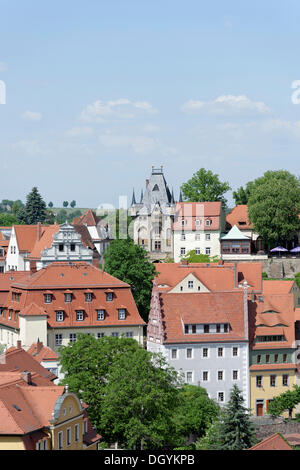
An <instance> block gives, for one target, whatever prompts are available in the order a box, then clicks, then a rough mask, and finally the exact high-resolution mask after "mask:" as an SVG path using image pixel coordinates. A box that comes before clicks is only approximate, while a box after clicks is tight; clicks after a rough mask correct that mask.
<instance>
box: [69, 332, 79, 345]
mask: <svg viewBox="0 0 300 470" xmlns="http://www.w3.org/2000/svg"><path fill="white" fill-rule="evenodd" d="M69 341H70V343H76V341H77V334H76V333H70V334H69Z"/></svg>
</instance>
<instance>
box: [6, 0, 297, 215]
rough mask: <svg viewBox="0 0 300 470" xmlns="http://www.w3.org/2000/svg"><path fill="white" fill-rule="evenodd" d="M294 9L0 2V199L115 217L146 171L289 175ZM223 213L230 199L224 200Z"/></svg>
mask: <svg viewBox="0 0 300 470" xmlns="http://www.w3.org/2000/svg"><path fill="white" fill-rule="evenodd" d="M299 13H300V4H299V2H297V1H296V0H286V1H284V2H283V1H278V0H273V1H271V0H264V1H263V2H262V1H255V0H254V1H253V0H251V1H248V0H245V1H243V2H241V1H233V0H227V1H226V2H224V0H219V1H217V0H211V1H210V2H207V1H202V0H185V1H184V2H183V1H178V0H172V1H169V0H160V1H157V0H151V2H150V1H147V2H146V1H143V0H139V1H137V0H126V1H125V0H123V1H121V0H110V1H107V0H106V1H102V0H86V1H85V2H82V1H77V0H72V1H69V0H63V1H56V0H52V1H51V2H40V1H38V0H26V2H24V1H21V0H18V1H16V0H9V1H6V0H0V21H1V23H0V24H1V27H0V80H1V81H3V82H4V83H5V85H6V104H1V105H0V158H1V168H2V179H1V183H2V184H1V194H0V199H2V198H8V199H22V200H25V198H26V194H27V193H28V192H29V191H30V190H31V188H32V187H33V186H38V188H39V190H40V192H41V194H42V196H43V197H44V199H45V200H46V202H49V201H50V200H51V201H53V202H54V204H55V205H61V204H62V201H63V200H69V201H70V200H72V199H76V201H77V205H78V206H80V207H97V206H99V205H100V204H102V203H111V204H114V205H117V204H118V197H119V195H128V197H129V198H131V193H132V188H133V187H134V188H135V190H136V194H139V193H140V190H141V188H142V187H143V186H144V182H145V179H146V178H148V177H149V175H150V172H151V166H152V165H156V166H160V165H163V166H164V170H165V176H166V179H167V182H168V183H169V185H170V186H171V187H173V188H174V192H175V195H178V192H179V187H180V185H181V184H182V183H183V182H185V181H186V180H187V179H189V178H190V177H191V176H192V174H193V173H194V172H195V171H197V170H198V169H199V168H201V167H205V168H207V169H210V170H212V171H213V172H214V173H218V174H219V176H220V179H221V180H223V181H229V183H230V184H231V187H232V189H233V190H234V189H236V188H237V187H238V186H240V185H244V184H245V183H246V182H247V181H249V180H251V179H254V178H256V177H259V176H261V175H262V174H263V173H264V172H265V171H266V170H274V169H280V168H284V169H287V170H289V171H291V172H293V173H294V174H296V175H299V174H300V171H299V166H300V164H299V161H300V158H299V144H300V104H294V103H293V102H292V99H291V97H292V93H293V92H294V91H295V90H293V89H292V88H291V87H292V83H293V82H294V81H296V80H300V70H299V46H298V45H299V43H300V31H299V16H300V15H299ZM228 198H229V200H231V193H229V194H228Z"/></svg>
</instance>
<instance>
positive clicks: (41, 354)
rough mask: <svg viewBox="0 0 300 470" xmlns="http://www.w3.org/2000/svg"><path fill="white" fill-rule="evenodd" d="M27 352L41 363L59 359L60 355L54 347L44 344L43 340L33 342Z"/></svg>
mask: <svg viewBox="0 0 300 470" xmlns="http://www.w3.org/2000/svg"><path fill="white" fill-rule="evenodd" d="M26 352H27V354H30V355H31V356H32V357H33V358H34V359H35V360H36V361H38V362H39V363H41V362H47V361H57V360H58V355H57V354H56V353H55V352H54V351H53V349H51V348H49V347H48V346H44V345H43V343H41V342H38V343H33V344H32V345H31V346H30V348H29V349H27V351H26Z"/></svg>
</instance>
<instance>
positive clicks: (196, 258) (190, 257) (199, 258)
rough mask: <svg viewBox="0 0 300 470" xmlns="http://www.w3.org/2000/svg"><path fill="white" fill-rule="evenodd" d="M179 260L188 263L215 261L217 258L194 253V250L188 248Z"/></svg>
mask: <svg viewBox="0 0 300 470" xmlns="http://www.w3.org/2000/svg"><path fill="white" fill-rule="evenodd" d="M181 260H185V261H187V262H188V263H217V262H218V261H219V258H218V257H217V256H209V255H205V254H203V253H202V254H200V255H197V254H196V250H190V251H188V252H187V254H186V255H185V256H182V257H181Z"/></svg>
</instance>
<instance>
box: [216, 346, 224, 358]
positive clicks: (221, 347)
mask: <svg viewBox="0 0 300 470" xmlns="http://www.w3.org/2000/svg"><path fill="white" fill-rule="evenodd" d="M220 349H222V355H221V356H220V355H219V350H220ZM217 357H222V358H223V357H225V348H224V347H223V346H220V347H218V348H217Z"/></svg>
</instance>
